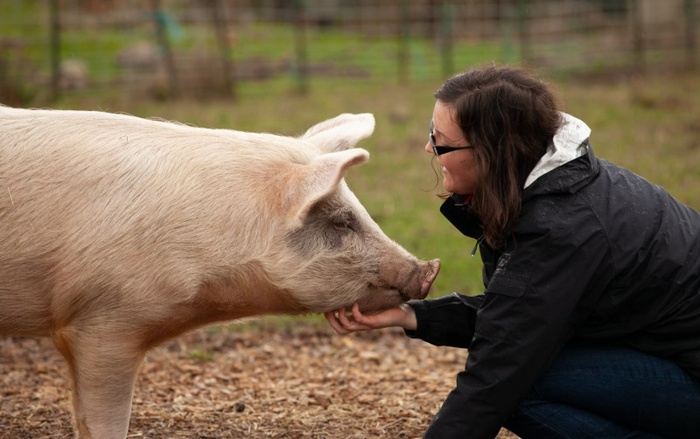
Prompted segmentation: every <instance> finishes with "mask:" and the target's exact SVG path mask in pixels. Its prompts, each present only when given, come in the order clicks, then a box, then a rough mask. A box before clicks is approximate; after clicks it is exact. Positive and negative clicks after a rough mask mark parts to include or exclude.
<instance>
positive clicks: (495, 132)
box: [435, 67, 562, 248]
mask: <svg viewBox="0 0 700 439" xmlns="http://www.w3.org/2000/svg"><path fill="white" fill-rule="evenodd" d="M435 98H436V99H437V100H438V101H440V102H442V103H444V104H446V105H448V106H450V107H452V108H453V109H454V110H455V115H456V118H457V121H456V122H457V123H458V124H459V126H460V128H461V129H462V133H463V134H464V138H465V139H466V140H467V141H468V142H469V143H470V144H471V145H473V146H474V149H473V150H472V151H473V153H474V161H475V166H476V171H477V185H476V188H475V190H474V193H473V194H472V196H473V198H472V201H471V206H472V208H473V209H474V211H475V212H476V213H477V215H479V217H480V219H481V221H482V223H483V233H484V236H483V237H484V240H485V241H486V243H487V244H489V245H490V246H491V247H493V248H500V247H502V246H504V245H505V239H506V235H507V234H508V232H509V231H511V229H512V227H513V226H514V224H515V221H516V220H517V218H518V215H519V213H520V205H521V194H522V190H523V186H524V185H525V180H526V179H527V177H528V175H529V174H530V172H531V171H532V169H533V168H534V167H535V164H537V162H538V161H539V160H540V158H541V157H542V156H543V155H544V153H545V151H546V150H547V145H548V144H549V142H551V140H552V137H553V136H554V134H555V133H556V132H557V130H558V129H559V127H560V125H561V123H562V118H561V114H560V113H559V111H558V108H557V102H556V99H555V96H554V95H553V93H552V92H551V91H550V90H549V89H548V88H547V86H546V85H545V84H544V83H543V82H542V81H540V80H538V79H536V78H535V77H534V76H532V75H530V74H528V73H527V72H525V71H524V70H522V69H516V68H512V67H487V68H481V69H474V70H469V71H466V72H464V73H460V74H458V75H455V76H453V77H452V78H450V79H448V80H447V81H446V82H445V83H444V84H443V85H442V86H441V87H440V88H439V89H438V90H437V91H436V92H435Z"/></svg>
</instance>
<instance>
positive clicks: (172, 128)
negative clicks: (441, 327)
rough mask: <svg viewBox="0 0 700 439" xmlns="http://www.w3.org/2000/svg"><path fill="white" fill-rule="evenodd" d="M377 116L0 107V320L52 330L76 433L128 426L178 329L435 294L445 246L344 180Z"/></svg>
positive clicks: (3, 330)
mask: <svg viewBox="0 0 700 439" xmlns="http://www.w3.org/2000/svg"><path fill="white" fill-rule="evenodd" d="M373 128H374V119H373V118H372V116H371V115H341V116H339V117H337V118H335V119H331V120H329V121H326V122H323V123H321V124H319V125H317V126H315V127H313V128H311V129H310V130H309V131H308V132H307V133H306V134H305V135H304V136H302V137H300V138H291V137H283V136H276V135H271V134H254V133H243V132H237V131H230V130H209V129H203V128H193V127H189V126H184V125H179V124H174V123H168V122H158V121H152V120H144V119H139V118H136V117H131V116H123V115H113V114H107V113H100V112H77V111H55V110H54V111H52V110H19V109H12V108H7V107H0V334H22V335H40V336H50V337H52V339H53V340H54V343H55V344H56V346H57V348H58V349H59V350H60V352H61V353H62V354H63V356H64V357H65V358H66V360H67V362H68V365H69V368H70V371H71V375H72V378H73V382H74V387H73V393H74V395H73V400H74V414H75V420H76V426H77V431H78V435H79V437H84V438H89V437H95V438H121V437H125V435H126V432H127V429H128V420H129V415H130V406H131V395H132V388H133V382H134V378H135V374H136V370H137V368H138V366H139V364H140V362H141V359H142V358H143V355H144V354H145V352H146V351H147V350H148V349H149V348H151V347H152V346H154V345H155V344H157V343H159V342H161V341H163V340H165V339H167V338H170V337H173V336H176V335H178V334H180V333H182V332H184V331H187V330H189V329H192V328H195V327H198V326H202V325H205V324H208V323H211V322H215V321H222V320H233V319H237V318H241V317H247V316H253V315H261V314H299V313H308V312H324V311H329V310H332V309H337V308H340V307H342V306H348V305H350V304H352V303H354V302H359V303H360V305H361V307H362V308H363V309H365V310H371V309H382V308H387V307H390V306H395V305H397V304H399V303H401V302H402V301H404V300H406V299H408V298H419V297H424V296H425V295H426V294H427V292H428V289H429V287H430V284H431V283H432V281H433V279H434V278H435V276H436V275H437V271H438V269H439V264H438V262H437V261H432V262H422V261H418V260H416V259H415V258H414V257H413V256H411V255H410V254H408V253H407V252H406V251H405V250H403V249H402V248H401V247H399V246H398V245H396V244H395V243H393V242H392V241H391V240H389V239H388V238H387V237H386V236H385V235H384V234H383V233H382V232H381V231H380V230H379V227H378V226H377V225H376V224H375V223H374V222H373V221H372V220H371V218H370V217H369V215H368V214H367V213H366V211H365V210H364V209H363V208H362V206H361V205H360V203H359V202H358V201H357V199H356V198H355V197H354V195H353V194H352V192H350V190H349V189H348V188H347V186H346V185H345V183H344V181H343V176H344V174H345V171H346V169H347V168H348V167H349V166H352V165H355V164H359V163H362V162H364V161H366V160H367V157H368V155H367V153H366V151H364V150H361V149H356V148H354V146H355V144H356V143H357V142H358V141H359V140H361V139H362V138H365V137H367V136H369V135H370V134H371V132H372V131H373Z"/></svg>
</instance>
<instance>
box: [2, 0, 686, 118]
mask: <svg viewBox="0 0 700 439" xmlns="http://www.w3.org/2000/svg"><path fill="white" fill-rule="evenodd" d="M698 8H700V1H699V0H664V1H658V0H469V1H466V0H463V1H454V0H385V1H381V2H377V1H372V0H259V1H258V0H256V1H253V0H120V1H117V0H3V2H2V5H1V6H0V100H1V101H2V102H5V103H7V104H12V105H17V104H20V105H21V104H26V103H28V102H32V101H33V100H34V99H38V98H41V99H48V98H53V99H55V98H57V97H58V96H59V95H63V94H76V93H105V92H107V91H115V89H118V90H119V92H121V93H129V94H137V95H138V96H139V98H144V97H152V98H156V99H159V98H160V99H162V98H168V97H182V96H188V97H196V98H210V97H222V96H228V97H232V98H233V97H235V96H236V95H237V94H238V93H242V92H243V93H245V92H255V91H258V92H264V93H269V92H270V91H285V90H290V89H294V90H296V91H298V92H301V93H305V92H307V91H308V90H309V88H310V87H313V86H314V85H315V84H316V83H318V82H324V81H325V82H327V81H338V80H341V81H342V82H343V83H347V82H366V81H379V80H381V81H390V82H398V83H404V84H405V83H409V82H416V81H432V82H439V81H440V80H441V79H443V78H445V77H447V76H448V75H450V74H452V73H455V72H456V71H459V70H462V69H464V68H465V66H468V65H470V64H473V63H481V62H484V61H495V62H501V63H527V64H530V65H534V66H537V67H538V68H546V69H547V70H552V71H556V72H558V73H560V74H564V73H567V74H571V73H601V72H610V71H613V70H625V71H632V70H634V71H640V70H644V69H648V68H654V67H658V66H659V65H664V66H668V64H673V65H675V66H684V67H693V66H694V64H695V62H696V51H697V48H696V46H697V44H696V41H697V38H696V33H697V30H696V28H697V17H696V15H697V10H698Z"/></svg>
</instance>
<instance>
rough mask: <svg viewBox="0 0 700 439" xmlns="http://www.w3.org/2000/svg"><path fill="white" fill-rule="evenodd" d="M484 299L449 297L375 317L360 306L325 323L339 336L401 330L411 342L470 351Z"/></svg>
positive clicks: (337, 313)
mask: <svg viewBox="0 0 700 439" xmlns="http://www.w3.org/2000/svg"><path fill="white" fill-rule="evenodd" d="M483 298H484V297H483V295H481V296H464V295H462V294H457V293H452V294H450V295H447V296H444V297H440V298H438V299H430V300H412V301H410V302H408V303H404V304H402V305H401V306H399V307H397V308H391V309H388V310H386V311H382V312H380V313H376V314H370V315H367V314H362V313H361V312H360V309H359V307H358V306H357V304H355V305H353V307H352V310H351V311H348V310H347V309H345V308H342V309H340V310H338V311H334V312H327V313H325V316H326V320H328V323H329V324H330V325H331V326H332V327H333V329H335V331H336V332H337V333H339V334H349V333H352V332H357V331H369V330H373V329H381V328H389V327H400V328H403V329H404V330H405V331H406V335H407V336H409V337H411V338H418V339H421V340H424V341H426V342H428V343H430V344H433V345H436V346H452V347H458V348H468V347H469V344H470V343H471V340H472V337H473V336H474V325H475V323H476V310H477V309H478V308H479V305H480V304H481V302H482V301H483Z"/></svg>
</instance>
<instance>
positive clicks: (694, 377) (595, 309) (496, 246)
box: [326, 67, 700, 439]
mask: <svg viewBox="0 0 700 439" xmlns="http://www.w3.org/2000/svg"><path fill="white" fill-rule="evenodd" d="M435 98H436V103H435V108H434V110H433V118H432V122H431V125H430V136H429V142H428V143H427V144H426V146H425V150H426V152H428V153H430V154H434V155H435V156H436V157H435V159H436V160H437V162H438V163H439V164H440V166H441V168H442V173H443V175H444V181H443V184H444V188H445V190H446V191H447V192H449V193H450V194H451V195H450V196H449V198H447V199H446V200H445V202H444V204H443V205H442V207H441V212H442V213H443V214H444V216H445V217H447V219H448V220H449V221H450V222H451V223H452V224H453V225H454V226H455V227H456V228H457V229H458V230H459V231H461V232H462V233H463V234H464V235H466V236H468V237H471V238H474V239H476V240H477V246H478V248H479V251H480V255H481V259H482V261H483V280H484V286H485V291H484V293H483V294H481V295H479V296H475V297H467V296H463V295H459V294H456V293H454V294H452V295H449V296H446V297H443V298H439V299H433V300H425V301H414V302H410V303H408V304H405V305H403V306H401V307H399V308H395V309H390V310H387V311H384V312H382V313H379V314H374V315H364V314H362V313H361V312H360V310H359V308H358V307H357V305H355V306H354V307H353V309H352V310H351V311H348V310H345V309H341V310H338V312H335V313H327V314H326V318H327V320H328V321H329V323H330V324H331V326H333V328H334V329H335V330H336V331H337V332H339V333H343V334H345V333H350V332H354V331H362V330H369V329H377V328H384V327H389V326H400V327H403V328H404V329H405V330H406V333H407V334H408V335H409V336H411V337H416V338H420V339H423V340H425V341H427V342H429V343H432V344H435V345H448V346H455V347H464V348H468V349H469V355H468V358H467V363H466V368H465V370H464V371H462V372H460V373H459V374H458V375H457V384H456V387H455V388H454V389H453V390H452V392H450V394H449V395H448V397H447V399H446V400H445V402H444V404H443V406H442V407H441V409H440V411H439V412H438V414H437V415H436V416H435V418H434V420H433V422H432V424H431V425H430V427H429V429H428V431H427V433H426V435H425V437H427V438H440V439H445V438H492V437H494V436H496V434H497V433H498V431H499V429H500V428H501V427H502V426H505V427H506V428H508V429H510V430H511V431H513V432H515V433H516V434H518V435H519V436H521V437H523V438H550V437H551V438H555V437H556V438H632V437H635V438H641V437H644V438H653V437H684V438H689V437H700V214H698V212H696V211H694V210H692V209H691V208H689V207H687V206H684V205H683V204H681V203H679V202H678V201H677V200H675V199H674V198H673V197H671V196H670V195H669V194H668V193H667V192H665V191H664V190H663V189H662V188H660V187H658V186H655V185H653V184H651V183H649V182H647V181H646V180H644V179H643V178H641V177H639V176H637V175H635V174H633V173H632V172H629V171H627V170H625V169H623V168H620V167H618V166H615V165H613V164H611V163H608V162H606V161H604V160H601V159H598V158H596V157H595V155H594V154H593V150H592V148H591V145H590V143H589V139H588V137H589V135H590V129H589V128H588V127H587V126H586V125H585V124H584V123H583V122H582V121H580V120H578V119H576V118H574V117H572V116H569V115H566V114H563V113H560V112H559V111H557V105H556V102H555V98H554V96H553V94H552V93H551V92H550V91H549V90H548V89H547V87H546V86H545V85H544V84H543V83H542V82H540V81H539V80H537V79H535V78H534V77H532V76H530V75H528V74H527V73H526V72H524V71H522V70H519V69H514V68H509V67H492V68H484V69H477V70H471V71H468V72H465V73H462V74H459V75H457V76H455V77H453V78H451V79H449V80H448V81H447V82H445V84H443V85H442V87H441V88H440V89H439V90H438V91H437V92H436V93H435Z"/></svg>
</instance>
